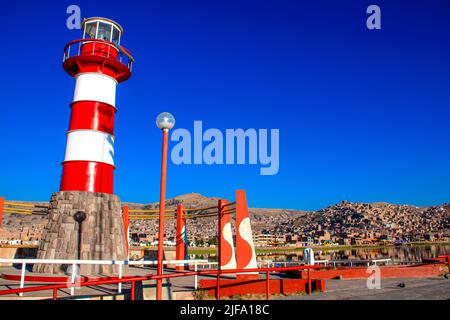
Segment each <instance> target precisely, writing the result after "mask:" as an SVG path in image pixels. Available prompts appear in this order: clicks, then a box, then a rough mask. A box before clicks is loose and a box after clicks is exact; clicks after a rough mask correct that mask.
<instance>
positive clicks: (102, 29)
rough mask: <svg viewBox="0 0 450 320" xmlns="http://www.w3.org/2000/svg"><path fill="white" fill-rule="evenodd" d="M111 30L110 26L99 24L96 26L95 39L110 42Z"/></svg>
mask: <svg viewBox="0 0 450 320" xmlns="http://www.w3.org/2000/svg"><path fill="white" fill-rule="evenodd" d="M111 29H112V25H111V24H109V23H103V22H100V23H99V24H98V33H97V39H100V40H105V41H111Z"/></svg>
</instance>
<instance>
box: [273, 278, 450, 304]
mask: <svg viewBox="0 0 450 320" xmlns="http://www.w3.org/2000/svg"><path fill="white" fill-rule="evenodd" d="M400 283H404V284H405V287H404V288H401V287H399V286H398V285H399V284H400ZM326 287H327V288H326V292H324V293H314V294H312V295H309V296H308V295H301V296H289V297H283V298H280V299H283V300H450V279H445V278H443V277H439V278H438V277H436V278H425V279H423V278H408V279H382V280H381V289H373V290H370V289H368V288H367V284H366V280H328V281H327V282H326ZM274 299H276V298H274Z"/></svg>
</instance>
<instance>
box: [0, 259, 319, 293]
mask: <svg viewBox="0 0 450 320" xmlns="http://www.w3.org/2000/svg"><path fill="white" fill-rule="evenodd" d="M321 268H323V266H295V267H282V268H255V269H229V270H200V271H186V272H177V273H173V274H164V275H161V276H158V275H153V274H152V275H148V276H134V277H128V278H122V279H110V280H93V281H92V280H91V281H82V282H79V283H62V284H52V285H45V286H34V287H27V288H18V289H7V290H0V296H2V295H9V294H17V293H25V292H39V291H48V290H51V291H53V300H57V299H58V290H59V289H65V288H72V287H86V286H90V287H94V286H99V285H105V284H119V283H131V292H130V300H135V285H136V282H138V281H146V280H158V279H171V278H179V277H188V276H195V275H221V274H233V273H255V272H258V273H265V275H266V278H265V280H266V299H267V300H269V299H270V274H271V273H281V272H286V271H295V270H308V294H310V293H311V278H310V274H309V270H311V269H321ZM216 290H217V291H216V293H217V294H216V299H217V300H220V299H221V296H220V281H217V287H216Z"/></svg>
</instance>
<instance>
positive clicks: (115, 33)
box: [112, 26, 120, 44]
mask: <svg viewBox="0 0 450 320" xmlns="http://www.w3.org/2000/svg"><path fill="white" fill-rule="evenodd" d="M112 42H114V43H115V44H119V43H120V31H119V29H117V28H116V27H115V26H113V35H112Z"/></svg>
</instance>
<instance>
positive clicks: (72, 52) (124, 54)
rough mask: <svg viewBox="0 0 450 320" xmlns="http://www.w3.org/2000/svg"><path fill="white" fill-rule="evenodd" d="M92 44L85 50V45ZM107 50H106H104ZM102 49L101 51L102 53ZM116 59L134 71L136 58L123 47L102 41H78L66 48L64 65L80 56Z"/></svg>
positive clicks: (70, 43)
mask: <svg viewBox="0 0 450 320" xmlns="http://www.w3.org/2000/svg"><path fill="white" fill-rule="evenodd" d="M90 43H92V46H90V48H89V49H88V50H86V49H85V48H83V46H84V45H86V44H90ZM105 47H106V48H107V49H106V50H105V49H104V48H105ZM100 48H101V51H100ZM100 52H101V56H102V57H105V58H109V59H115V60H117V61H119V62H120V63H122V64H124V65H126V66H127V67H128V69H129V70H130V71H132V69H133V63H134V58H133V56H132V55H131V53H130V52H129V51H128V50H127V49H126V48H125V47H123V46H121V45H118V44H116V43H114V42H109V41H106V40H101V39H78V40H74V41H72V42H69V43H68V44H67V45H66V46H65V47H64V56H63V63H64V62H65V61H66V60H68V59H70V58H73V57H76V56H80V55H94V56H95V55H97V56H98V55H100Z"/></svg>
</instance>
